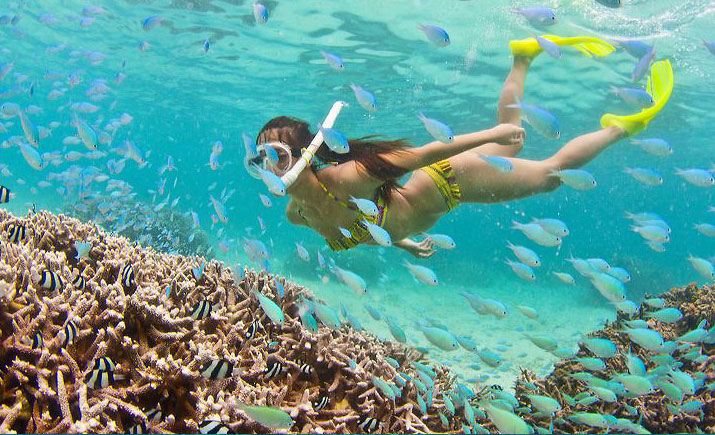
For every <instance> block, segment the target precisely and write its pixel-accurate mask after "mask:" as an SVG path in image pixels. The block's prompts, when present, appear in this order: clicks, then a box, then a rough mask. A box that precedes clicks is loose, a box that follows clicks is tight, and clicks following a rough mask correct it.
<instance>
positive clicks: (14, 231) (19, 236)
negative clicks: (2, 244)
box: [7, 224, 27, 243]
mask: <svg viewBox="0 0 715 435" xmlns="http://www.w3.org/2000/svg"><path fill="white" fill-rule="evenodd" d="M7 233H8V236H9V239H8V240H9V241H10V242H12V243H18V242H21V241H24V240H25V236H27V228H26V227H25V225H23V224H12V225H10V226H9V227H8V228H7Z"/></svg>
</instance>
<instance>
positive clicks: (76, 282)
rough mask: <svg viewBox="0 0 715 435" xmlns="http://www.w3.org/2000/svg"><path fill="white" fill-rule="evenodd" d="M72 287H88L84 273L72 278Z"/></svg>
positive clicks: (80, 288) (78, 288) (82, 289)
mask: <svg viewBox="0 0 715 435" xmlns="http://www.w3.org/2000/svg"><path fill="white" fill-rule="evenodd" d="M72 287H74V288H76V289H77V290H80V291H84V289H85V288H87V280H86V279H84V277H83V276H82V275H77V277H76V278H75V279H73V280H72Z"/></svg>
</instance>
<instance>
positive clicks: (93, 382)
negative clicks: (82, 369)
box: [84, 369, 114, 390]
mask: <svg viewBox="0 0 715 435" xmlns="http://www.w3.org/2000/svg"><path fill="white" fill-rule="evenodd" d="M84 382H85V384H87V386H88V387H89V388H91V389H93V390H96V389H99V388H107V387H108V386H110V385H112V384H113V383H114V371H113V370H99V369H92V371H91V372H89V373H87V376H85V378H84Z"/></svg>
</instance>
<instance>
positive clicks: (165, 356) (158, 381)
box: [0, 210, 448, 433]
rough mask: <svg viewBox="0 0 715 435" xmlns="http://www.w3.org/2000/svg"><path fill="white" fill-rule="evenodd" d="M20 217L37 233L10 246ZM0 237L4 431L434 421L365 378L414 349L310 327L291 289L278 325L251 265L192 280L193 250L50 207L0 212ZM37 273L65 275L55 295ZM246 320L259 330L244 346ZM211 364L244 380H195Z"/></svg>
mask: <svg viewBox="0 0 715 435" xmlns="http://www.w3.org/2000/svg"><path fill="white" fill-rule="evenodd" d="M20 221H21V222H22V223H23V224H25V225H26V226H27V227H28V229H31V230H32V231H29V236H28V237H27V239H26V240H25V241H23V242H21V243H18V244H13V243H9V242H8V241H7V240H6V237H5V236H4V234H5V232H6V228H7V227H8V226H9V225H12V224H16V223H18V222H20ZM0 233H1V234H3V238H2V246H1V248H2V249H1V252H2V263H0V285H1V286H2V287H1V288H0V289H2V290H3V291H4V292H6V293H7V294H5V293H3V295H4V297H3V298H2V301H1V302H0V307H1V309H2V311H1V312H0V331H1V335H0V338H1V343H2V345H1V347H0V367H2V368H3V373H2V380H3V381H2V388H1V389H0V404H1V407H0V422H1V426H0V428H2V430H4V431H10V430H14V431H17V432H25V431H26V432H87V431H91V432H125V431H127V430H129V428H130V427H131V426H133V425H135V424H144V425H146V426H147V427H149V428H151V427H152V426H153V430H155V431H171V432H196V431H197V430H198V428H199V424H200V422H201V421H203V420H204V419H218V420H221V421H223V422H224V423H226V424H228V425H229V427H230V428H231V429H232V430H233V431H235V432H244V433H245V432H264V431H265V428H263V427H261V426H259V425H258V424H257V423H255V422H252V421H250V420H247V418H246V415H245V414H244V413H243V412H242V411H241V410H240V404H241V403H249V404H257V405H266V406H274V407H279V408H282V409H284V410H286V411H288V412H289V413H290V414H291V416H292V418H293V420H294V422H295V424H294V426H293V428H292V430H294V431H303V432H305V431H309V432H343V433H347V432H354V431H356V429H357V428H356V424H357V422H358V420H360V418H361V417H364V416H372V417H376V418H379V419H380V421H381V425H380V430H381V431H384V432H395V431H398V432H429V431H431V430H439V429H441V428H440V423H439V420H438V419H436V417H435V416H434V415H433V416H432V417H431V418H428V417H424V418H420V417H418V416H416V415H415V414H414V413H413V409H414V408H416V407H417V405H416V404H415V403H414V397H415V393H414V388H413V389H412V391H411V392H409V391H408V390H407V388H405V389H403V395H402V397H400V398H398V399H397V403H393V402H391V401H390V400H389V399H387V398H385V397H384V396H382V395H381V394H380V393H379V392H378V391H376V390H375V388H373V386H372V383H371V381H370V380H371V379H372V377H385V378H386V379H391V378H392V377H393V376H394V373H395V370H394V369H393V368H392V367H391V366H390V365H389V364H387V363H386V362H385V360H384V358H383V357H384V356H390V357H392V358H394V359H396V360H398V361H401V362H403V364H404V365H405V367H407V366H408V363H409V362H410V361H412V360H415V359H417V358H418V356H419V354H418V353H416V352H414V351H411V350H409V349H408V348H406V347H404V346H402V345H397V344H394V343H389V342H388V343H385V342H380V341H379V340H377V339H376V338H375V337H373V336H371V335H369V334H365V333H358V332H355V331H353V330H351V329H349V328H347V327H343V328H342V329H340V330H330V329H328V328H326V327H321V328H320V329H319V330H318V332H317V333H315V334H313V333H310V332H308V331H307V330H306V329H305V328H303V327H302V326H301V324H300V320H299V318H298V315H297V313H298V307H297V305H296V301H297V300H298V298H299V297H301V298H304V297H307V298H311V297H312V296H311V295H310V294H309V293H308V291H307V290H306V289H304V288H301V287H298V286H296V285H293V284H291V283H288V282H287V283H286V285H285V296H284V298H283V299H282V301H278V302H279V303H282V309H283V311H284V313H285V314H286V321H285V324H284V325H283V326H281V327H278V326H277V325H273V324H272V323H271V321H270V320H269V319H268V318H267V317H266V316H265V315H263V311H262V310H260V309H259V308H258V302H257V301H256V300H255V298H254V297H251V296H250V290H252V289H261V290H262V291H264V292H266V293H270V292H272V290H271V288H270V286H269V284H268V283H270V282H272V279H268V277H267V276H265V275H264V274H262V273H261V274H257V273H255V272H253V271H247V272H246V273H245V277H244V278H243V279H241V280H240V281H237V280H236V277H235V276H234V274H233V273H232V272H231V271H230V270H228V269H226V268H224V267H222V265H221V264H219V263H217V262H213V261H212V262H209V263H207V265H206V267H205V269H204V272H203V276H202V277H201V279H200V280H198V281H197V280H196V279H195V278H194V276H193V275H192V274H191V267H192V266H195V265H196V264H197V263H198V261H199V260H198V259H197V258H188V257H181V256H172V255H167V254H162V253H158V252H155V251H154V250H153V249H151V248H146V249H142V248H139V247H137V246H136V245H133V244H131V243H129V242H128V241H127V240H126V239H124V238H121V237H113V236H109V235H106V234H104V233H103V232H101V231H99V230H98V229H97V228H96V227H94V226H92V225H88V224H82V223H80V222H79V221H77V220H75V219H70V218H67V217H64V216H61V215H60V216H54V215H52V214H49V213H37V214H34V215H30V216H28V217H26V218H23V219H18V218H15V217H13V216H12V215H10V214H8V213H6V212H4V211H1V210H0ZM75 241H89V242H92V249H91V255H90V258H89V259H81V260H80V261H79V262H77V261H76V260H75V259H74V255H75V254H76V252H75V251H74V248H73V242H75ZM125 265H132V266H133V268H134V273H135V275H136V276H135V284H134V285H131V286H126V285H123V283H122V282H121V280H120V271H121V270H122V268H123V267H124V266H125ZM45 268H46V269H49V270H52V271H55V272H56V273H58V274H60V275H61V276H62V277H63V279H64V282H65V284H64V288H63V289H61V291H59V292H55V293H50V292H49V291H48V290H47V289H43V288H40V287H39V286H38V285H37V284H36V283H34V282H33V280H32V279H31V276H32V272H33V270H40V269H45ZM77 273H81V274H82V275H83V276H84V277H85V278H86V279H87V286H86V289H85V290H84V291H80V290H78V289H76V288H74V287H73V286H72V285H71V284H69V283H70V282H71V280H72V278H73V277H74V276H76V274H77ZM203 299H207V300H208V301H210V302H211V303H212V305H213V310H212V314H211V315H210V317H208V318H206V319H203V320H194V319H193V318H192V317H191V316H190V313H191V309H192V307H193V306H194V304H195V303H196V302H198V301H199V300H203ZM255 319H258V320H259V322H260V325H261V327H260V330H259V332H258V333H257V334H256V336H255V337H253V338H252V339H250V340H245V341H244V338H245V332H246V330H247V328H248V326H249V325H250V324H251V323H252V322H253V321H254V320H255ZM69 320H73V321H74V323H75V324H76V325H77V329H78V332H77V337H76V338H75V340H74V342H73V343H72V344H70V345H68V346H67V348H66V349H65V348H62V338H63V335H62V334H63V332H62V331H63V328H64V327H65V325H66V324H67V322H68V321H69ZM38 332H40V333H41V334H42V336H43V337H44V345H43V347H42V348H41V349H32V348H31V344H30V339H31V337H33V336H34V335H35V334H36V333H38ZM271 342H276V343H273V344H272V345H271V346H269V343H271ZM102 356H108V357H110V358H111V359H112V360H113V361H114V362H116V369H115V371H114V372H113V373H114V378H115V382H114V383H113V384H112V385H110V386H107V387H106V388H100V389H91V388H88V385H87V384H86V383H85V376H86V375H87V374H88V373H89V372H90V371H91V370H92V365H93V363H94V361H95V360H96V359H97V358H99V357H102ZM218 358H223V359H226V360H227V361H230V362H232V363H233V364H235V366H236V367H237V368H238V369H240V374H238V375H235V376H232V377H229V378H226V379H218V380H207V379H204V378H203V377H202V376H201V374H200V373H199V367H200V366H201V365H202V364H204V363H206V362H207V361H210V360H212V359H218ZM272 359H273V360H278V361H281V362H282V363H283V365H284V367H285V368H284V373H283V374H282V375H280V376H278V377H277V378H275V379H272V380H270V381H268V382H266V381H264V379H263V376H262V374H263V371H264V370H265V368H266V365H267V363H268V361H269V360H272ZM297 361H302V362H304V363H308V364H310V365H311V366H312V367H313V369H314V370H313V373H312V375H311V376H304V375H301V373H300V366H299V364H298V363H297ZM405 370H408V369H405ZM447 382H448V376H447V372H446V371H440V375H439V377H438V378H437V386H436V388H443V389H445V388H446V385H447ZM321 394H328V395H329V397H330V405H329V406H327V407H326V408H324V409H322V410H321V411H319V412H316V411H315V410H314V409H313V405H312V404H311V402H314V401H316V400H317V399H318V397H319V396H320V395H321ZM157 406H159V407H160V408H161V411H162V413H163V416H165V418H163V419H161V420H160V421H149V419H148V418H147V415H146V413H147V412H148V410H150V409H152V408H155V407H157ZM430 426H431V427H432V429H430V428H429V427H430Z"/></svg>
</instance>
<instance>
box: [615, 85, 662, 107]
mask: <svg viewBox="0 0 715 435" xmlns="http://www.w3.org/2000/svg"><path fill="white" fill-rule="evenodd" d="M611 93H613V94H614V95H618V96H619V97H621V98H623V100H624V101H625V102H626V103H628V104H632V105H634V106H637V107H640V108H641V109H646V108H648V107H651V106H652V105H653V104H654V103H655V101H654V100H653V96H652V95H651V94H649V93H648V91H646V90H645V89H637V88H617V87H615V86H612V87H611Z"/></svg>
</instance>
